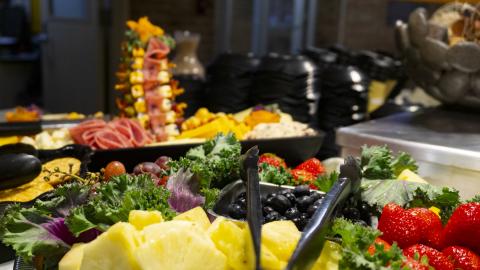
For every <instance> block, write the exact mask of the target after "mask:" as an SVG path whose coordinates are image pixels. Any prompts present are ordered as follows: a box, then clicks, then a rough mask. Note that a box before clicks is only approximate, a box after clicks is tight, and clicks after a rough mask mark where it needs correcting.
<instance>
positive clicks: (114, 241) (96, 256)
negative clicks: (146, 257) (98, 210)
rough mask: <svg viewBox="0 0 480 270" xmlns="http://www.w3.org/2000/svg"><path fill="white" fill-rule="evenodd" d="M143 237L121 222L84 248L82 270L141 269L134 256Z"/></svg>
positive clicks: (127, 224) (130, 226) (129, 225)
mask: <svg viewBox="0 0 480 270" xmlns="http://www.w3.org/2000/svg"><path fill="white" fill-rule="evenodd" d="M139 239H141V236H140V235H139V232H138V231H137V230H136V229H135V227H134V226H133V225H131V224H130V223H126V222H119V223H117V224H115V225H113V226H112V227H110V229H108V230H107V231H106V232H105V233H103V234H101V235H100V236H99V237H98V238H97V239H95V240H93V241H92V242H90V243H88V244H86V245H85V247H84V252H83V258H82V263H81V267H80V269H81V270H97V269H98V270H108V269H116V270H136V269H140V268H139V266H138V263H137V261H136V259H135V257H134V256H133V252H134V251H135V249H137V247H138V246H139V244H140V243H139Z"/></svg>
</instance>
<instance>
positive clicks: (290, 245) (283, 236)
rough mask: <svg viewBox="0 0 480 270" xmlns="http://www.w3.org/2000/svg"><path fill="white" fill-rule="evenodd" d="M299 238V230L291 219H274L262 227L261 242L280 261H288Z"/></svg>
mask: <svg viewBox="0 0 480 270" xmlns="http://www.w3.org/2000/svg"><path fill="white" fill-rule="evenodd" d="M299 239H300V231H298V229H297V227H296V226H295V224H294V223H293V222H291V221H274V222H270V223H267V224H265V225H263V227H262V244H264V245H265V246H266V247H267V248H268V250H270V251H271V252H272V253H273V254H274V255H275V256H276V257H277V258H278V259H279V260H281V261H285V262H288V260H289V259H290V256H291V255H292V253H293V251H294V250H295V247H296V245H297V242H298V240H299Z"/></svg>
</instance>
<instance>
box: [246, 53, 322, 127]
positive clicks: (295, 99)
mask: <svg viewBox="0 0 480 270" xmlns="http://www.w3.org/2000/svg"><path fill="white" fill-rule="evenodd" d="M318 79H319V69H318V68H317V67H316V65H315V63H314V62H313V61H312V60H310V59H309V58H308V57H306V56H301V55H297V56H292V55H278V54H269V55H268V56H265V57H263V58H262V61H261V64H260V65H259V67H258V69H257V72H256V73H255V82H254V85H253V88H252V95H251V96H252V101H253V103H254V104H265V105H266V104H273V103H276V104H278V105H279V107H280V109H281V110H282V111H283V112H285V113H288V114H290V115H291V116H292V117H293V119H294V120H296V121H300V122H304V123H308V122H309V121H310V120H311V116H312V114H313V111H314V106H315V102H316V100H317V99H318V96H319V92H318V83H319V80H318Z"/></svg>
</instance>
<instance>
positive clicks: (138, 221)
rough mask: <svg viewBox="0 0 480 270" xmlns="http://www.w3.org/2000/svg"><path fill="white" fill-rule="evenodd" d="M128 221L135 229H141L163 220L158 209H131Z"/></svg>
mask: <svg viewBox="0 0 480 270" xmlns="http://www.w3.org/2000/svg"><path fill="white" fill-rule="evenodd" d="M128 222H129V223H130V224H132V225H133V226H135V228H136V229H137V230H142V229H143V228H144V227H146V226H148V225H151V224H155V223H160V222H163V217H162V213H160V212H159V211H142V210H132V211H130V214H129V215H128Z"/></svg>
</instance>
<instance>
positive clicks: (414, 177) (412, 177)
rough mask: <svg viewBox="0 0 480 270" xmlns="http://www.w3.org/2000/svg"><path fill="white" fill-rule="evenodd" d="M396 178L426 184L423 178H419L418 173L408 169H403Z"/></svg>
mask: <svg viewBox="0 0 480 270" xmlns="http://www.w3.org/2000/svg"><path fill="white" fill-rule="evenodd" d="M397 178H398V180H404V181H409V182H415V183H422V184H428V182H427V181H425V179H423V178H421V177H420V176H419V175H418V174H416V173H414V172H412V171H411V170H409V169H405V170H403V171H402V172H401V173H400V175H398V177H397Z"/></svg>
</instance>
